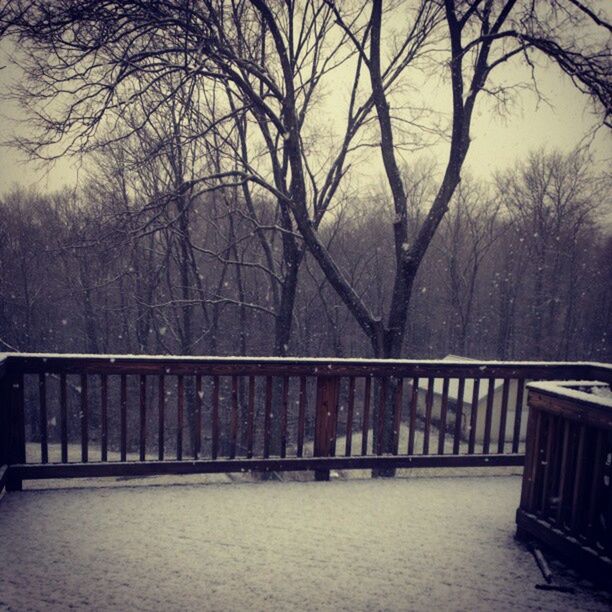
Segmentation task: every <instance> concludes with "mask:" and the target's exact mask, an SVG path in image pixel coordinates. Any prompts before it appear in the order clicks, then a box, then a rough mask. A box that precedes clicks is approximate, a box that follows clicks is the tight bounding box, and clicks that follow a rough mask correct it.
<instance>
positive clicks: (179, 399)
mask: <svg viewBox="0 0 612 612" xmlns="http://www.w3.org/2000/svg"><path fill="white" fill-rule="evenodd" d="M184 412H185V379H184V378H183V375H182V374H179V375H178V376H177V377H176V458H177V460H178V461H180V460H181V459H182V458H183V420H184Z"/></svg>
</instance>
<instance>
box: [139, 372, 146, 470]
mask: <svg viewBox="0 0 612 612" xmlns="http://www.w3.org/2000/svg"><path fill="white" fill-rule="evenodd" d="M146 446H147V377H146V376H145V375H144V374H141V375H140V444H139V450H140V460H141V461H144V460H145V455H146Z"/></svg>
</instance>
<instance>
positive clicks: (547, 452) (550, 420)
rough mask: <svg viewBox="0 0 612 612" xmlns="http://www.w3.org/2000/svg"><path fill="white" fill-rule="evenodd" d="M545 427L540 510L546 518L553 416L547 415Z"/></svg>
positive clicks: (553, 431)
mask: <svg viewBox="0 0 612 612" xmlns="http://www.w3.org/2000/svg"><path fill="white" fill-rule="evenodd" d="M546 420H547V424H546V425H547V426H546V450H545V452H544V466H543V476H542V491H541V493H542V496H541V499H540V508H541V509H542V513H543V514H544V516H545V517H546V514H547V512H548V508H549V498H550V476H551V466H552V454H553V448H554V447H553V444H554V441H555V436H556V419H555V417H554V416H553V415H548V418H547V419H546Z"/></svg>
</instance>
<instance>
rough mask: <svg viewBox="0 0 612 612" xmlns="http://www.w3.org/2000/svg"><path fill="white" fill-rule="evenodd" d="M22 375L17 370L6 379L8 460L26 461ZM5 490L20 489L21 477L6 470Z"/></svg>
mask: <svg viewBox="0 0 612 612" xmlns="http://www.w3.org/2000/svg"><path fill="white" fill-rule="evenodd" d="M24 384H25V380H24V375H23V372H21V371H18V372H16V373H14V374H13V376H11V378H9V381H8V391H9V398H8V409H9V411H10V412H9V415H8V419H9V423H10V425H11V427H10V430H9V431H8V432H7V434H8V435H7V442H8V460H9V461H8V462H9V464H10V463H26V441H25V404H24V395H25V393H24V391H25V390H24ZM6 489H7V491H21V490H22V489H23V479H22V478H18V477H17V476H16V475H15V474H14V473H11V472H10V471H9V472H8V475H7V481H6Z"/></svg>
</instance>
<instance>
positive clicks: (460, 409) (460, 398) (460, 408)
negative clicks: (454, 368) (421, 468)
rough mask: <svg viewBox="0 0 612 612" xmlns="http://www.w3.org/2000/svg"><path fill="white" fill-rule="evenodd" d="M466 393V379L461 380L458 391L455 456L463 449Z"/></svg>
mask: <svg viewBox="0 0 612 612" xmlns="http://www.w3.org/2000/svg"><path fill="white" fill-rule="evenodd" d="M464 392H465V378H460V379H459V389H458V390H457V407H456V410H455V435H454V436H453V455H458V454H459V450H460V448H461V428H462V423H463V394H464Z"/></svg>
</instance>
